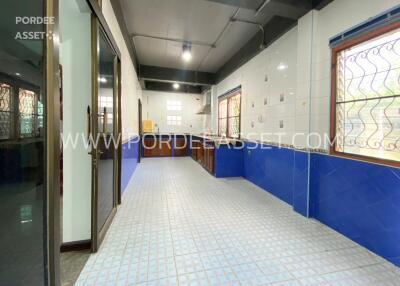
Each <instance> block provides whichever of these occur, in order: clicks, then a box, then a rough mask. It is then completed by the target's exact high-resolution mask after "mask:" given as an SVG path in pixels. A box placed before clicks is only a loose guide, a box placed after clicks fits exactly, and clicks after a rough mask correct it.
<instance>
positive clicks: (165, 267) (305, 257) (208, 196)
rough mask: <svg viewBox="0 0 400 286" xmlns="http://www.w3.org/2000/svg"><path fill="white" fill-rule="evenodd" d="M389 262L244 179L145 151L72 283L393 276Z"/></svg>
mask: <svg viewBox="0 0 400 286" xmlns="http://www.w3.org/2000/svg"><path fill="white" fill-rule="evenodd" d="M399 281H400V272H399V270H398V268H396V267H394V266H393V265H391V264H390V263H388V262H386V261H385V260H384V259H383V258H380V257H378V256H376V255H375V254H372V253H371V252H369V251H367V250H366V249H364V248H362V247H360V246H359V245H357V244H356V243H354V242H352V241H350V240H349V239H347V238H345V237H344V236H342V235H340V234H338V233H336V232H335V231H333V230H331V229H330V228H328V227H326V226H324V225H322V224H321V223H319V222H317V221H314V220H310V219H306V218H304V217H302V216H300V215H299V214H296V213H295V212H294V211H292V209H291V207H290V206H289V205H287V204H285V203H283V202H282V201H281V200H279V199H277V198H275V197H273V196H272V195H270V194H269V193H267V192H265V191H263V190H262V189H260V188H258V187H256V186H255V185H253V184H251V183H250V182H248V181H246V180H244V179H240V178H238V179H216V178H215V177H213V176H211V175H209V174H208V173H207V172H206V171H205V170H204V169H203V168H202V167H200V165H199V164H197V163H196V162H194V161H193V160H192V159H191V158H189V157H186V158H163V159H160V158H156V159H144V160H143V161H142V163H141V164H140V165H139V166H138V168H137V170H136V172H135V173H134V175H133V177H132V179H131V181H130V184H129V186H128V188H127V190H126V191H125V193H124V196H123V203H122V205H121V206H120V207H119V209H118V212H117V215H116V217H115V219H114V221H113V223H112V225H111V228H110V230H109V232H108V234H107V236H106V238H105V241H104V243H103V244H102V246H101V248H100V250H99V251H98V253H96V254H92V255H91V256H90V258H89V260H88V262H87V264H86V265H85V267H84V269H83V271H82V273H81V274H80V277H79V279H78V281H77V283H76V285H246V286H247V285H286V286H289V285H290V286H297V285H304V286H312V285H335V286H340V285H343V286H352V285H363V286H368V285H380V286H385V285H391V286H395V285H399V284H398V282H399Z"/></svg>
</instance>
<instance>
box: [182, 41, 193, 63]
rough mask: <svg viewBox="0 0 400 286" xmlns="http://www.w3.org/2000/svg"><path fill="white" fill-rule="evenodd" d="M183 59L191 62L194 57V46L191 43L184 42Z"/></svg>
mask: <svg viewBox="0 0 400 286" xmlns="http://www.w3.org/2000/svg"><path fill="white" fill-rule="evenodd" d="M182 59H183V60H184V61H185V62H189V61H190V60H191V59H192V46H191V44H190V43H185V44H183V47H182Z"/></svg>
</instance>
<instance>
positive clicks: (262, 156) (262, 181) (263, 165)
mask: <svg viewBox="0 0 400 286" xmlns="http://www.w3.org/2000/svg"><path fill="white" fill-rule="evenodd" d="M293 166H294V150H291V149H286V148H278V147H274V146H266V145H260V144H258V145H257V146H256V144H255V143H251V142H247V143H246V148H245V149H244V177H245V178H246V179H247V180H249V181H250V182H252V183H254V184H256V185H257V186H259V187H261V188H263V189H264V190H267V191H268V192H270V193H271V194H273V195H275V196H277V197H278V198H280V199H282V200H283V201H285V202H287V203H288V204H290V205H292V204H293V169H294V168H293Z"/></svg>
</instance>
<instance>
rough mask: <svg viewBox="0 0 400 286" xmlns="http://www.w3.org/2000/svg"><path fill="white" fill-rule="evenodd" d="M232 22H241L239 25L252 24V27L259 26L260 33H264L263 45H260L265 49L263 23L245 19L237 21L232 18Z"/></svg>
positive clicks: (263, 36) (263, 35) (263, 34)
mask: <svg viewBox="0 0 400 286" xmlns="http://www.w3.org/2000/svg"><path fill="white" fill-rule="evenodd" d="M231 21H232V22H239V23H244V24H250V25H255V26H258V28H259V29H260V31H261V32H262V43H261V45H260V49H263V48H265V31H264V26H263V25H262V24H261V23H258V22H253V21H248V20H243V19H237V18H231Z"/></svg>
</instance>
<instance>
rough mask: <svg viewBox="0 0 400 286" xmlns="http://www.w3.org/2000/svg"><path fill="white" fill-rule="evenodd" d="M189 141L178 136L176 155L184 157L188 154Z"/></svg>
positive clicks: (175, 143) (175, 146) (175, 147)
mask: <svg viewBox="0 0 400 286" xmlns="http://www.w3.org/2000/svg"><path fill="white" fill-rule="evenodd" d="M187 147H188V143H187V140H186V139H185V138H176V139H175V142H174V155H175V157H184V156H187V155H188V152H187V150H188V148H187Z"/></svg>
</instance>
